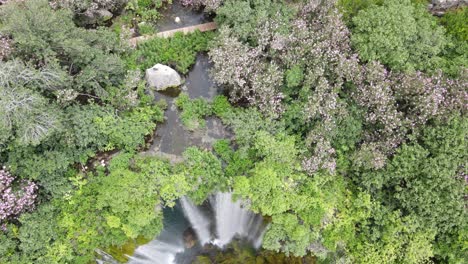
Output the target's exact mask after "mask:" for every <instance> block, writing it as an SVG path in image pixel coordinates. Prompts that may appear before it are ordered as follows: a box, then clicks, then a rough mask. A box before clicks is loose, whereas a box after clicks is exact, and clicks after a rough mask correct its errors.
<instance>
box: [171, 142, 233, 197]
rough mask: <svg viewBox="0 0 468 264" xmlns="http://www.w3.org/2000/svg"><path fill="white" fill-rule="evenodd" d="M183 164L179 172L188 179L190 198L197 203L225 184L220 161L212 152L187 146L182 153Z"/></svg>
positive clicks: (222, 187) (225, 180)
mask: <svg viewBox="0 0 468 264" xmlns="http://www.w3.org/2000/svg"><path fill="white" fill-rule="evenodd" d="M183 157H184V159H185V164H184V165H183V166H182V167H179V170H180V172H179V173H182V174H183V175H185V178H186V179H188V181H189V184H190V185H189V186H190V187H191V190H190V192H189V195H190V198H191V199H192V200H193V201H194V202H195V203H197V204H200V203H202V202H203V201H204V200H205V199H206V198H208V196H209V195H210V194H212V193H213V192H214V191H216V190H222V189H224V188H225V187H226V186H227V179H226V178H225V177H224V173H223V169H222V165H221V161H220V160H219V159H218V158H216V156H215V155H213V153H211V152H209V151H203V150H200V149H198V148H195V147H189V148H187V149H186V150H185V152H184V153H183Z"/></svg>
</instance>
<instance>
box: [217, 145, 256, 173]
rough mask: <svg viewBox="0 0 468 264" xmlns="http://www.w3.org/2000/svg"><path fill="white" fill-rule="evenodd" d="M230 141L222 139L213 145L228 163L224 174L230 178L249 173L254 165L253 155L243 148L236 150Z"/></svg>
mask: <svg viewBox="0 0 468 264" xmlns="http://www.w3.org/2000/svg"><path fill="white" fill-rule="evenodd" d="M230 143H231V142H230V141H229V140H226V139H222V140H218V141H216V142H215V144H214V145H213V149H214V151H215V152H216V154H217V155H218V156H219V157H220V158H221V159H222V160H223V161H224V162H225V163H226V164H227V165H226V167H225V168H224V174H225V175H226V177H228V178H232V177H237V176H241V175H247V173H248V172H249V171H250V169H252V168H253V165H254V161H253V157H252V155H249V154H250V153H248V152H245V151H242V150H239V151H234V150H233V149H232V148H231V145H230Z"/></svg>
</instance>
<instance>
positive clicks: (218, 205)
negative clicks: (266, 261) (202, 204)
mask: <svg viewBox="0 0 468 264" xmlns="http://www.w3.org/2000/svg"><path fill="white" fill-rule="evenodd" d="M211 206H212V207H213V210H214V214H215V220H216V239H215V240H214V241H213V244H215V245H217V246H218V247H221V248H223V247H225V246H226V245H227V244H229V243H230V242H231V241H232V240H233V239H234V238H235V237H239V238H246V239H247V240H249V241H251V242H253V244H254V246H255V247H257V246H259V245H256V244H258V241H260V244H261V239H262V235H263V229H264V228H263V218H262V217H261V216H260V215H256V214H254V213H253V212H251V211H249V210H247V209H245V208H243V207H242V203H241V201H240V200H237V201H236V202H233V201H232V195H231V193H217V194H216V195H215V196H213V198H212V199H211Z"/></svg>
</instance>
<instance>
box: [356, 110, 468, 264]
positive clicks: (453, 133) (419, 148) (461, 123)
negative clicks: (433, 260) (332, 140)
mask: <svg viewBox="0 0 468 264" xmlns="http://www.w3.org/2000/svg"><path fill="white" fill-rule="evenodd" d="M466 126H467V120H466V118H460V117H453V118H451V119H450V121H449V122H448V123H440V124H437V125H436V126H432V127H428V128H426V129H425V130H424V131H423V134H422V136H421V138H420V140H419V141H418V142H415V143H412V144H405V145H403V146H402V147H401V148H400V149H399V150H398V151H397V153H396V155H395V156H394V157H393V159H392V160H391V162H390V163H389V164H388V165H387V167H386V168H385V169H383V170H380V171H373V172H366V173H363V174H361V175H359V176H358V177H359V178H356V180H357V181H359V182H360V183H361V184H363V185H364V186H367V188H368V189H369V190H370V191H371V192H372V193H373V195H374V196H375V197H377V198H378V199H379V200H381V201H382V203H383V204H384V205H385V206H387V207H388V208H395V209H397V210H400V211H401V212H402V213H401V216H400V214H399V213H397V212H393V213H395V214H398V215H397V216H395V217H398V218H397V219H400V218H401V219H403V220H402V221H406V220H405V219H410V220H411V223H412V225H413V226H414V230H408V231H406V232H408V233H407V234H406V236H408V238H405V240H403V241H407V242H404V243H410V242H409V241H408V240H412V239H418V236H419V235H421V236H423V237H426V236H427V235H428V232H429V233H433V235H432V237H433V236H434V235H435V238H436V242H437V243H441V244H445V245H448V244H450V243H447V241H452V242H451V243H453V244H452V245H451V246H452V247H453V248H452V249H451V250H453V251H450V252H444V250H441V252H439V254H440V255H439V256H442V257H445V256H447V255H449V256H452V258H454V259H453V260H454V261H455V260H456V258H457V257H456V256H458V257H460V256H463V254H461V252H463V249H462V248H463V246H461V245H460V244H458V245H459V247H457V246H455V244H456V243H457V242H454V241H453V238H454V237H457V236H460V234H461V233H462V232H463V231H462V230H465V229H466V221H464V220H463V219H465V218H466V210H465V209H464V208H465V202H464V201H463V197H464V196H465V195H466V191H467V190H466V186H464V182H463V181H464V180H463V179H461V177H460V176H459V175H463V169H461V168H462V166H463V164H464V163H465V161H466V158H467V157H466V148H467V145H466V142H465V136H466V133H465V131H466ZM373 215H374V217H376V213H373ZM393 221H397V220H393ZM398 221H400V220H398ZM408 221H409V220H408ZM394 224H397V225H398V226H397V227H395V228H401V229H402V228H403V227H399V225H403V223H401V224H400V223H394ZM394 224H392V225H394ZM373 228H374V227H373ZM381 228H390V226H385V224H382V227H381ZM372 232H373V231H372ZM395 232H397V231H395ZM413 236H416V237H413ZM429 237H431V236H429ZM363 239H367V238H363ZM421 239H422V238H421ZM426 239H428V240H423V242H421V243H425V245H426V246H425V247H426V248H428V247H429V248H432V247H433V243H434V242H433V240H434V237H433V238H432V239H429V238H426ZM411 243H413V242H411ZM414 243H416V242H414ZM418 243H419V242H418ZM397 245H400V246H402V247H403V245H401V243H400V244H395V243H394V242H391V243H389V244H388V245H386V246H385V247H388V246H392V247H394V246H397ZM460 246H461V247H462V248H460ZM444 247H446V246H444ZM376 250H380V249H376ZM433 250H434V249H431V250H427V252H428V254H429V253H430V255H432V254H433V253H431V252H432V251H433ZM385 251H387V252H391V251H390V250H389V249H385ZM401 251H402V249H401V248H394V249H393V252H401ZM376 254H377V255H379V253H378V252H377V253H376ZM392 254H393V253H392ZM395 254H397V253H395ZM415 254H416V253H415ZM430 255H429V256H428V257H430ZM393 257H395V256H393ZM413 257H416V256H413ZM425 258H427V257H425ZM407 259H410V258H409V257H407ZM457 261H458V260H457ZM390 262H391V261H390ZM455 262H456V261H455ZM412 263H416V261H414V262H412Z"/></svg>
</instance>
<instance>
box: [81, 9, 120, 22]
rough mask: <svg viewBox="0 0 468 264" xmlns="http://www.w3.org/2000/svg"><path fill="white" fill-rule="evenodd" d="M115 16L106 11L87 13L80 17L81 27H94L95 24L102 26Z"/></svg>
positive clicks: (99, 10)
mask: <svg viewBox="0 0 468 264" xmlns="http://www.w3.org/2000/svg"><path fill="white" fill-rule="evenodd" d="M113 16H114V15H113V14H112V13H111V12H110V11H109V10H106V9H98V10H93V11H89V10H88V11H86V12H84V13H83V14H81V15H78V16H77V17H78V23H79V24H80V25H94V24H102V23H104V22H106V21H108V20H109V19H111V18H112V17H113Z"/></svg>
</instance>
